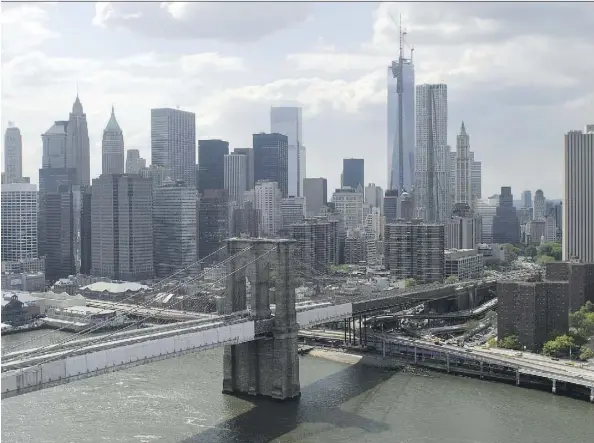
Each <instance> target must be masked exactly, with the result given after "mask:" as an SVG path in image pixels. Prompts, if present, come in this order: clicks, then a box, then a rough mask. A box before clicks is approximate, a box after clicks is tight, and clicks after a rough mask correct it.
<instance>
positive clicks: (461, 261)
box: [444, 249, 484, 281]
mask: <svg viewBox="0 0 594 443" xmlns="http://www.w3.org/2000/svg"><path fill="white" fill-rule="evenodd" d="M444 254H445V255H444V260H445V262H444V263H445V274H444V277H445V278H448V277H451V276H455V277H456V278H457V279H458V281H463V280H475V279H478V278H481V277H482V275H483V269H484V267H483V255H482V254H480V253H479V252H478V250H477V249H446V251H445V253H444Z"/></svg>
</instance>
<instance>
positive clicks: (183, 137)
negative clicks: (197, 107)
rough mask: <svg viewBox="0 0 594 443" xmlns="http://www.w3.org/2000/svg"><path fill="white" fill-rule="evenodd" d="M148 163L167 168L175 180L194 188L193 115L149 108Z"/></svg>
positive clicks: (194, 147)
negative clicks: (149, 142)
mask: <svg viewBox="0 0 594 443" xmlns="http://www.w3.org/2000/svg"><path fill="white" fill-rule="evenodd" d="M151 163H152V165H155V166H161V167H164V168H167V169H169V171H170V173H171V179H173V180H174V181H177V180H183V181H184V182H185V183H186V185H187V186H190V187H196V114H194V113H193V112H188V111H182V110H179V109H171V108H159V109H151Z"/></svg>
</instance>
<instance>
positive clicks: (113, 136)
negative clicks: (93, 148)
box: [101, 106, 124, 174]
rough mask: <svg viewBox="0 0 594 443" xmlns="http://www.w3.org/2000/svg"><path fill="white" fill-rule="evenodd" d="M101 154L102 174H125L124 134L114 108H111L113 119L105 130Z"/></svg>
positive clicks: (111, 118) (110, 119)
mask: <svg viewBox="0 0 594 443" xmlns="http://www.w3.org/2000/svg"><path fill="white" fill-rule="evenodd" d="M101 154H102V162H101V166H102V168H101V172H102V173H103V174H123V173H124V134H123V133H122V129H121V128H120V125H119V124H118V121H117V120H116V117H115V111H114V109H113V106H112V107H111V117H110V118H109V121H108V122H107V126H106V127H105V129H104V130H103V140H102V143H101Z"/></svg>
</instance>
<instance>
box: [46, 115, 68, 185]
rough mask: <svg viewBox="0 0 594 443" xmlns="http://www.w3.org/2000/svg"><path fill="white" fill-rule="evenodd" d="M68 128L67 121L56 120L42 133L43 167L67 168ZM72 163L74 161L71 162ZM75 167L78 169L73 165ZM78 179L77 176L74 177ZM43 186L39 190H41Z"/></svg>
mask: <svg viewBox="0 0 594 443" xmlns="http://www.w3.org/2000/svg"><path fill="white" fill-rule="evenodd" d="M67 128H68V122H67V121H56V122H54V124H53V125H52V127H51V128H49V129H48V130H47V131H45V132H44V133H43V134H42V135H41V142H42V150H43V154H42V159H41V166H42V168H66V167H67V166H66V164H67V161H66V144H67V138H66V131H67ZM70 163H72V162H70ZM72 168H73V169H76V168H75V167H74V166H72ZM74 181H76V177H75V178H74ZM41 190H42V189H41V187H40V188H39V191H41Z"/></svg>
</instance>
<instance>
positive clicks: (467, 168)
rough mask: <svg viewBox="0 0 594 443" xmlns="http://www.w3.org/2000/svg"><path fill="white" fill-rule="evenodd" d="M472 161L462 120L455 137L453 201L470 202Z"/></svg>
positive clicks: (468, 203)
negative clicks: (454, 197)
mask: <svg viewBox="0 0 594 443" xmlns="http://www.w3.org/2000/svg"><path fill="white" fill-rule="evenodd" d="M472 201H473V200H472V162H471V159H470V136H469V135H468V133H467V132H466V128H465V126H464V122H462V125H461V126H460V133H459V134H458V136H457V138H456V200H455V201H454V203H463V204H467V205H471V204H472Z"/></svg>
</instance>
